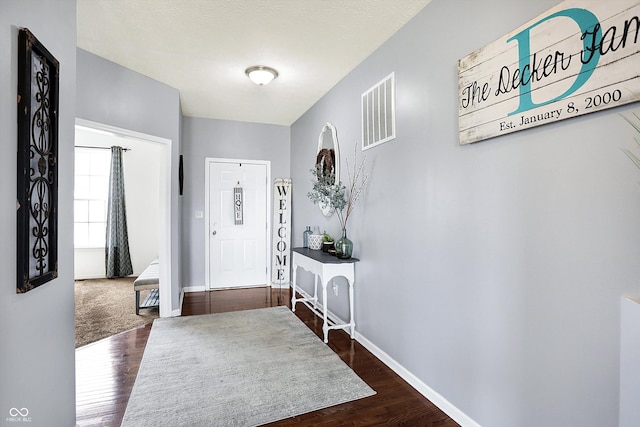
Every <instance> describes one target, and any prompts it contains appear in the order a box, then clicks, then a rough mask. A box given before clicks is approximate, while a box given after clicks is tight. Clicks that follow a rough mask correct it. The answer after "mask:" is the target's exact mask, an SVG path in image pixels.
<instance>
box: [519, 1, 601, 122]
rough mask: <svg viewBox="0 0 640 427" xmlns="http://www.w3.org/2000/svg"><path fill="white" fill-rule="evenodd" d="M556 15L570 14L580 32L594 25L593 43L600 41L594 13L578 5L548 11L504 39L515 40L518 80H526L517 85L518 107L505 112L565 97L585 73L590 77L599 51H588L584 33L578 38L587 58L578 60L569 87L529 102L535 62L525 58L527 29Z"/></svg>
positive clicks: (579, 84)
mask: <svg viewBox="0 0 640 427" xmlns="http://www.w3.org/2000/svg"><path fill="white" fill-rule="evenodd" d="M558 17H565V18H570V19H572V20H573V21H575V23H576V24H578V27H580V33H581V34H585V32H587V31H590V30H591V32H593V31H594V29H596V30H597V31H596V34H595V35H594V38H595V39H596V43H598V44H599V43H601V41H602V31H601V30H600V25H599V22H598V18H596V16H595V15H594V14H593V13H591V12H589V11H588V10H586V9H578V8H573V9H566V10H561V11H559V12H556V13H554V14H552V15H549V16H547V17H546V18H543V19H541V20H539V21H538V22H536V23H535V24H533V25H531V26H530V27H528V28H526V29H524V30H522V31H521V32H519V33H518V34H516V35H515V36H513V37H511V38H510V39H509V40H507V42H510V41H511V40H515V41H517V42H518V55H519V58H520V61H519V65H518V66H519V68H520V72H521V73H522V81H523V82H527V83H526V84H522V85H520V106H519V107H518V109H516V110H514V111H512V112H511V113H509V115H510V116H511V115H513V114H518V113H522V112H523V111H528V110H531V109H533V108H536V107H541V106H543V105H547V104H551V103H552V102H556V101H559V100H561V99H564V98H566V97H568V96H569V95H571V94H572V93H574V92H575V91H576V90H578V89H580V87H582V85H583V84H585V83H586V82H587V80H589V77H591V74H593V71H594V70H595V69H596V66H597V65H598V60H599V59H600V51H598V50H597V49H596V51H595V52H591V49H592V48H591V47H590V46H589V40H587V38H586V37H584V38H583V41H582V52H583V54H584V57H585V58H589V60H588V62H587V63H586V64H585V63H582V67H581V68H580V71H579V72H578V74H577V75H576V79H575V80H574V82H573V84H572V85H571V87H569V89H567V90H566V91H565V92H564V93H563V94H561V95H558V96H556V97H555V98H553V99H550V100H548V101H545V102H541V103H539V104H535V103H534V102H533V100H532V99H531V92H532V91H533V88H532V87H531V68H532V67H534V66H535V64H531V63H530V62H529V61H530V60H531V46H530V44H531V43H530V42H531V29H533V28H535V27H537V26H538V25H540V24H542V23H544V22H547V21H550V20H551V19H554V18H558ZM596 26H597V27H596Z"/></svg>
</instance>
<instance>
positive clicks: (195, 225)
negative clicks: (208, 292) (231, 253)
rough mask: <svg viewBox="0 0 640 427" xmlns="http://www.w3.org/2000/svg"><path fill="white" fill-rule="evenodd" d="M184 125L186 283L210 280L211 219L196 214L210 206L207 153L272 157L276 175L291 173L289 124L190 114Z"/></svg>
mask: <svg viewBox="0 0 640 427" xmlns="http://www.w3.org/2000/svg"><path fill="white" fill-rule="evenodd" d="M182 126H183V134H182V139H183V141H184V143H183V147H184V148H183V156H184V187H185V191H184V195H183V196H182V197H183V204H182V207H183V211H182V218H183V228H182V238H183V240H182V264H183V265H182V268H183V270H182V273H183V277H182V279H183V281H182V282H183V284H184V286H185V287H191V286H204V285H205V283H206V281H205V259H204V258H205V257H204V251H205V236H204V233H205V223H204V219H196V218H195V212H196V211H202V212H204V211H205V159H206V158H207V157H215V158H227V159H247V160H268V161H270V162H271V178H272V180H273V179H275V178H288V177H289V174H290V168H289V164H290V158H289V156H290V143H289V138H290V137H289V127H287V126H278V125H265V124H258V123H246V122H236V121H229V120H213V119H203V118H194V117H184V118H183V120H182ZM294 186H295V183H294Z"/></svg>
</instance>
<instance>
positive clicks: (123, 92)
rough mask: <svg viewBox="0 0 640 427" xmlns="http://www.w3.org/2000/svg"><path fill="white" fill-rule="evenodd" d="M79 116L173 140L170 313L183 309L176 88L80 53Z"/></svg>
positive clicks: (178, 98) (178, 132) (177, 97)
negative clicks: (181, 304)
mask: <svg viewBox="0 0 640 427" xmlns="http://www.w3.org/2000/svg"><path fill="white" fill-rule="evenodd" d="M77 56H78V78H77V104H78V106H77V117H79V118H81V119H85V120H91V121H93V122H98V123H102V124H106V125H110V126H115V127H119V128H122V129H127V130H132V131H136V132H141V133H144V134H147V135H152V136H158V137H162V138H166V139H170V140H171V141H172V144H171V165H170V171H169V174H170V175H169V176H170V177H171V178H172V179H171V216H172V218H171V242H172V244H171V260H172V265H171V283H172V295H171V310H172V311H174V312H175V311H177V310H179V309H180V291H181V289H182V287H181V282H180V265H181V264H180V245H179V242H180V228H181V226H180V214H181V209H180V198H179V195H178V159H179V153H180V145H181V141H180V115H181V111H180V95H179V93H178V90H177V89H174V88H172V87H170V86H167V85H165V84H163V83H160V82H158V81H155V80H152V79H150V78H148V77H145V76H143V75H141V74H138V73H136V72H134V71H131V70H129V69H127V68H124V67H122V66H120V65H118V64H115V63H113V62H110V61H107V60H105V59H103V58H101V57H99V56H96V55H93V54H91V53H89V52H87V51H84V50H82V49H78V54H77Z"/></svg>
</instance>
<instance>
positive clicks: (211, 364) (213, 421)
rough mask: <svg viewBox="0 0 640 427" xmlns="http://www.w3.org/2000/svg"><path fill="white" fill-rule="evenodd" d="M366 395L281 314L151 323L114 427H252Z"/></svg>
mask: <svg viewBox="0 0 640 427" xmlns="http://www.w3.org/2000/svg"><path fill="white" fill-rule="evenodd" d="M283 366H284V368H283ZM374 394H375V391H373V390H372V389H371V388H370V387H369V386H368V385H367V384H366V383H364V381H362V380H361V379H360V378H359V377H358V376H357V375H356V374H355V372H353V371H352V370H351V368H349V367H348V366H347V365H346V364H345V363H344V362H343V361H342V360H341V359H340V358H339V357H338V355H336V354H335V353H334V352H333V351H332V350H331V349H330V348H329V347H327V346H326V345H325V344H323V343H322V341H321V340H320V338H318V337H317V336H316V335H315V334H314V333H313V332H312V331H311V330H310V329H309V328H307V327H306V326H305V325H304V323H302V321H300V320H299V319H298V318H297V317H296V316H295V315H294V314H293V313H292V312H291V311H290V310H289V309H288V308H287V307H272V308H264V309H258V310H247V311H237V312H232V313H222V314H208V315H201V316H187V317H176V318H169V319H156V320H155V321H154V323H153V327H152V328H151V333H150V335H149V340H148V342H147V347H146V349H145V352H144V356H143V358H142V363H141V365H140V371H139V372H138V377H137V378H136V381H135V384H134V386H133V390H132V392H131V397H130V399H129V403H128V405H127V409H126V411H125V415H124V419H123V421H122V426H123V427H134V426H135V427H144V426H153V427H158V426H171V427H176V426H256V425H260V424H266V423H269V422H274V421H278V420H281V419H284V418H288V417H293V416H296V415H300V414H304V413H307V412H311V411H315V410H318V409H322V408H326V407H329V406H333V405H338V404H340V403H345V402H349V401H352V400H356V399H361V398H363V397H367V396H372V395H374Z"/></svg>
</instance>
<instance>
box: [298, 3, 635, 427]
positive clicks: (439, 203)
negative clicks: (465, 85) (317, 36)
mask: <svg viewBox="0 0 640 427" xmlns="http://www.w3.org/2000/svg"><path fill="white" fill-rule="evenodd" d="M555 4H557V1H556V0H541V1H539V2H525V1H521V2H518V4H517V6H514V4H513V1H510V0H491V1H482V2H477V1H471V0H466V1H463V0H457V1H445V0H434V1H433V2H432V3H430V4H429V5H428V6H427V7H426V8H425V9H424V10H423V11H422V12H421V13H420V14H419V15H418V16H417V17H416V18H415V19H413V20H412V21H411V22H410V23H409V24H408V25H406V26H405V27H404V28H402V29H401V30H400V31H399V32H398V33H396V35H395V36H394V37H392V38H391V39H390V40H389V41H388V42H386V43H385V44H384V45H382V46H381V47H380V48H379V49H378V50H377V51H376V52H374V53H373V54H372V55H371V56H370V57H369V58H368V59H367V60H365V61H364V62H363V63H362V64H360V65H359V66H358V67H357V68H356V69H355V70H354V71H353V72H352V73H350V74H349V75H348V76H347V77H346V78H344V79H343V80H342V81H341V82H340V83H339V84H338V85H337V86H336V87H335V88H334V89H332V90H331V91H330V92H329V93H328V94H327V95H326V96H325V97H324V98H323V99H322V100H321V101H319V102H318V103H317V104H316V105H315V106H314V107H312V108H311V109H310V110H309V111H308V112H307V113H306V114H304V115H303V116H302V117H301V118H300V119H299V120H298V121H296V123H294V124H293V126H292V129H291V175H292V178H293V180H294V183H296V185H295V186H294V192H293V203H294V204H295V209H294V210H293V227H294V241H295V242H297V244H300V242H301V238H302V237H301V236H302V232H303V230H304V226H305V225H307V224H310V225H314V224H317V225H320V226H321V228H323V227H324V228H326V229H327V230H328V231H331V232H334V233H337V232H338V228H339V226H338V221H337V219H336V218H335V217H333V218H330V219H328V220H325V219H324V218H323V217H322V216H321V215H320V213H319V211H318V209H317V207H316V206H313V205H312V204H311V202H310V201H309V200H308V199H307V198H306V193H307V192H308V191H309V190H310V188H311V183H310V181H309V177H310V175H309V173H308V170H309V168H310V167H311V165H312V162H313V160H312V159H313V158H314V153H315V148H316V141H317V135H318V133H319V131H320V128H321V126H322V124H323V123H324V122H326V121H330V122H332V123H333V124H334V125H335V126H336V128H337V130H338V136H339V139H340V143H341V149H342V155H343V162H342V167H343V168H344V164H345V163H344V158H345V157H346V158H349V159H352V156H353V154H352V147H353V144H354V142H357V141H360V138H361V135H360V125H359V123H360V104H359V100H360V95H361V94H362V93H363V92H364V91H365V90H367V89H368V88H369V87H371V86H372V85H374V84H375V83H376V82H378V81H379V80H380V79H382V78H383V77H384V76H386V75H387V74H389V73H390V72H391V71H395V73H396V85H397V138H396V139H395V140H394V141H391V142H388V143H386V144H383V145H381V146H379V147H377V148H373V149H371V150H368V151H367V152H366V155H367V160H366V164H367V169H368V170H369V171H370V172H371V182H370V185H369V187H368V191H367V193H366V195H365V197H364V199H363V200H361V202H362V203H360V204H359V206H358V208H356V211H355V213H354V215H353V218H352V219H351V220H350V223H349V227H348V228H349V236H350V237H351V238H352V240H353V241H354V242H355V256H357V257H359V258H361V260H362V261H361V262H360V263H359V264H358V265H357V269H356V278H357V284H356V323H357V330H358V331H359V332H360V333H361V334H362V335H364V336H365V337H366V338H368V339H369V340H370V341H372V342H373V343H374V344H375V345H376V346H378V347H379V348H381V349H382V350H383V351H385V352H386V353H387V354H389V355H390V356H391V357H392V358H394V359H395V360H396V361H397V362H399V363H400V364H401V365H402V366H404V367H405V368H406V369H408V370H409V371H410V372H412V373H413V374H414V375H416V376H417V377H418V378H419V379H420V380H421V381H423V382H424V383H425V384H427V385H428V386H430V387H431V388H432V389H434V390H435V391H436V392H438V393H440V394H441V395H442V396H444V397H445V398H446V399H448V400H449V401H450V402H451V403H452V404H453V405H455V406H456V407H457V408H458V409H460V410H461V411H463V412H464V413H465V414H467V415H468V416H469V417H471V418H472V419H474V420H475V421H476V422H477V423H479V424H480V425H483V426H492V427H512V426H519V427H528V426H530V427H537V426H542V425H544V426H578V425H579V426H593V427H601V426H605V425H606V426H612V425H617V422H618V401H619V363H620V362H619V361H620V350H619V349H620V298H621V297H622V296H624V295H636V296H637V295H638V294H640V284H639V283H638V279H637V278H638V276H639V275H640V264H639V263H638V261H637V260H638V259H639V258H640V222H639V221H638V218H639V217H640V173H639V172H638V170H637V169H636V168H635V167H634V166H633V165H632V164H631V162H630V161H629V160H628V159H627V158H626V157H625V155H624V154H623V153H622V151H621V148H622V147H625V148H630V149H633V148H634V142H633V136H634V135H633V131H632V130H631V129H630V127H629V126H628V125H626V124H625V122H624V121H623V120H622V118H621V117H620V116H619V113H625V112H626V113H628V112H630V111H632V110H633V109H634V107H633V106H631V107H626V108H621V109H616V110H614V111H611V110H610V111H606V112H601V113H597V114H593V115H589V116H583V117H581V118H575V119H571V120H567V121H564V122H560V123H555V124H549V125H546V126H541V127H538V128H535V129H532V130H528V131H523V132H518V133H515V134H512V135H509V136H503V137H500V138H496V139H493V140H489V141H484V142H480V143H477V144H472V145H469V146H459V145H458V135H457V132H458V125H457V113H458V110H457V96H458V95H457V93H458V92H457V60H458V59H459V58H461V57H463V56H466V55H467V54H469V53H470V52H472V51H474V50H476V49H478V48H480V47H482V46H485V45H486V44H488V43H490V42H492V41H493V40H495V39H497V38H499V37H501V36H503V35H504V34H507V33H508V32H510V31H511V30H513V29H515V28H517V27H519V26H520V25H522V24H524V23H526V22H527V21H529V20H530V19H533V18H535V17H536V16H538V15H539V14H540V13H542V12H544V11H545V10H547V9H548V8H550V7H552V6H554V5H555ZM635 108H638V107H635ZM635 148H636V149H637V147H635ZM343 171H344V169H343ZM343 173H344V172H343ZM343 297H344V294H343ZM337 307H338V308H337V311H339V312H340V313H339V314H343V315H344V311H343V307H344V304H343V305H342V306H339V305H338V306H337Z"/></svg>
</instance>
